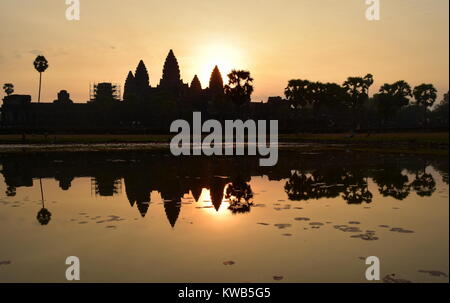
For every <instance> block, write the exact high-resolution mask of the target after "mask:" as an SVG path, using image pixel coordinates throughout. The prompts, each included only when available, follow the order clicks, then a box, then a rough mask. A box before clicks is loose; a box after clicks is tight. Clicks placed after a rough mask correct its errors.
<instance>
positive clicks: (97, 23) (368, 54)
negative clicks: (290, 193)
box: [0, 0, 449, 102]
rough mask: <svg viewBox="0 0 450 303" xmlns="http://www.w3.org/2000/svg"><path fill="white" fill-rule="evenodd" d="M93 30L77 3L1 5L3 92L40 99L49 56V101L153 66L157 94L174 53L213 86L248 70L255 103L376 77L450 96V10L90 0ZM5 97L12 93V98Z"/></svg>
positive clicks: (348, 2)
mask: <svg viewBox="0 0 450 303" xmlns="http://www.w3.org/2000/svg"><path fill="white" fill-rule="evenodd" d="M80 3H81V20H80V21H67V20H66V18H65V10H66V8H67V5H66V4H65V0H1V3H0V41H1V42H0V43H1V47H0V82H1V84H3V83H13V84H14V85H15V92H16V93H19V94H31V95H32V96H33V100H34V101H36V99H37V91H38V73H37V72H36V71H35V70H34V67H33V64H32V63H33V60H34V58H35V57H36V55H38V54H41V53H42V54H43V55H44V56H45V57H46V58H47V60H48V61H49V65H50V67H49V69H48V70H47V71H46V72H45V73H44V75H43V92H42V100H43V101H44V102H51V101H53V100H54V99H56V94H57V92H58V91H59V90H61V89H66V90H68V91H69V93H70V94H71V98H72V99H73V100H74V101H75V102H85V101H86V100H88V98H89V84H90V83H92V82H103V81H105V82H113V83H119V84H121V85H122V86H123V83H124V81H125V78H126V75H127V73H128V71H129V70H132V71H133V72H134V70H135V68H136V65H137V63H138V62H139V60H140V59H143V60H144V62H145V64H146V66H147V69H148V71H149V74H150V82H151V85H152V86H156V85H157V84H158V83H159V79H160V78H161V74H162V66H163V63H164V60H165V57H166V55H167V53H168V51H169V49H173V50H174V52H175V55H176V56H177V58H178V62H179V64H180V69H181V76H182V78H183V80H184V82H189V83H190V81H191V80H192V78H193V76H194V75H195V74H198V75H199V77H200V81H201V82H202V86H203V87H206V86H207V85H208V81H209V75H210V73H211V71H212V68H213V67H214V65H216V64H217V65H219V68H220V70H221V72H222V75H223V76H224V78H225V74H226V73H227V72H229V71H230V70H231V69H232V68H237V69H247V70H249V71H250V72H251V74H252V76H253V77H254V79H255V82H254V85H255V92H254V94H253V98H252V99H253V101H261V100H264V101H265V100H266V99H267V97H268V96H277V95H283V91H284V88H285V87H286V84H287V81H288V80H289V79H293V78H301V79H308V80H313V81H323V82H338V83H342V82H343V81H344V80H345V78H346V77H348V76H358V75H361V76H363V75H365V74H366V73H372V74H373V75H374V77H375V83H374V89H372V92H373V91H376V90H378V87H379V86H380V85H381V84H383V83H386V82H389V83H391V82H394V81H397V80H406V81H407V82H408V83H410V85H411V86H415V85H418V84H421V83H424V82H425V83H433V84H434V85H435V86H436V88H437V89H438V91H439V100H440V99H441V98H442V94H443V93H444V92H446V91H447V90H448V86H449V85H448V82H449V78H448V74H449V70H448V66H449V56H448V53H449V33H448V26H449V24H448V23H449V16H448V9H449V7H448V6H449V1H448V0H426V1H425V0H381V20H380V21H372V22H370V21H367V20H366V18H365V10H366V8H367V5H366V4H365V0H276V1H275V0H266V1H264V0H228V1H221V0H189V1H186V0H170V1H160V0H130V1H123V0H95V1H93V0H81V1H80ZM0 95H3V94H0Z"/></svg>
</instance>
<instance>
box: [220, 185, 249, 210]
mask: <svg viewBox="0 0 450 303" xmlns="http://www.w3.org/2000/svg"><path fill="white" fill-rule="evenodd" d="M225 199H228V200H229V202H230V206H229V207H228V209H229V210H231V212H232V213H233V214H238V213H247V212H250V209H251V206H252V205H253V202H252V201H251V200H252V199H253V191H252V188H251V187H250V184H248V183H247V182H245V181H244V180H243V179H242V178H241V177H240V176H239V177H237V178H235V179H234V180H233V181H232V182H231V183H230V184H228V186H227V188H226V190H225Z"/></svg>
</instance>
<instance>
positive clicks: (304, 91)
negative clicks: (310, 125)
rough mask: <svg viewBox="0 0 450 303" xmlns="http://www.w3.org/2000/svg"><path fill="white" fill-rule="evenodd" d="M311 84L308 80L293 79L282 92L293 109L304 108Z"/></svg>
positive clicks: (307, 100)
mask: <svg viewBox="0 0 450 303" xmlns="http://www.w3.org/2000/svg"><path fill="white" fill-rule="evenodd" d="M310 85H311V82H309V81H308V80H300V79H293V80H290V81H289V82H288V85H287V87H286V88H285V90H284V95H285V96H286V99H287V100H288V101H289V102H290V104H291V106H293V107H294V108H302V107H305V106H306V105H307V104H308V102H309V95H310Z"/></svg>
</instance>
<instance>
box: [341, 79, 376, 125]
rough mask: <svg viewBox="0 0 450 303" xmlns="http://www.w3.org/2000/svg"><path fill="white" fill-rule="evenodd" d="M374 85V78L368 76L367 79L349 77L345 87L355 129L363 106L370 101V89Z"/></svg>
mask: <svg viewBox="0 0 450 303" xmlns="http://www.w3.org/2000/svg"><path fill="white" fill-rule="evenodd" d="M372 84H373V76H372V75H371V74H367V75H366V76H365V77H348V78H347V80H346V81H345V82H344V84H343V87H344V89H345V90H346V92H347V95H348V101H349V107H350V110H351V112H352V118H353V121H352V127H353V128H355V123H356V117H357V116H358V114H359V111H360V110H361V107H362V105H363V104H364V102H365V101H366V100H368V99H369V88H370V86H371V85H372Z"/></svg>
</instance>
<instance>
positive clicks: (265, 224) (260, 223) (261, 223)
mask: <svg viewBox="0 0 450 303" xmlns="http://www.w3.org/2000/svg"><path fill="white" fill-rule="evenodd" d="M256 224H259V225H264V226H267V225H270V224H269V223H264V222H258V223H256Z"/></svg>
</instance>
